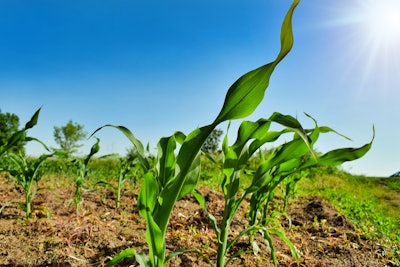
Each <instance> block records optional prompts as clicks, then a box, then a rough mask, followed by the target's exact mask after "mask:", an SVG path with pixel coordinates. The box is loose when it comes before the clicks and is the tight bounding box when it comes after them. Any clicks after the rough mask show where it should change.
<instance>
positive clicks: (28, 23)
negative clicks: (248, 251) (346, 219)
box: [0, 0, 400, 176]
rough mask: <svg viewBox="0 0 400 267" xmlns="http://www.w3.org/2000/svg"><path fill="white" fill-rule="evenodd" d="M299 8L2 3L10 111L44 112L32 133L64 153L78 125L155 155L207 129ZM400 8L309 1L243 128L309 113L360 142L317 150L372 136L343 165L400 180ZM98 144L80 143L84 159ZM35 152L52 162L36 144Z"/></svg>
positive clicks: (328, 140) (0, 67)
mask: <svg viewBox="0 0 400 267" xmlns="http://www.w3.org/2000/svg"><path fill="white" fill-rule="evenodd" d="M290 4H291V1H286V0H282V1H273V0H262V1H261V0H253V1H245V0H233V1H225V0H223V1H210V0H205V1H195V0H189V1H187V0H186V1H182V0H174V1H168V2H167V1H155V0H154V1H128V0H116V1H104V0H96V1H94V0H91V1H89V0H82V1H54V0H52V1H50V0H49V1H41V0H39V1H23V0H21V1H17V0H16V1H1V2H0V36H1V41H0V93H1V94H0V95H1V97H0V108H1V111H2V112H12V113H15V114H17V115H18V116H19V117H20V121H21V125H22V124H24V123H25V122H26V121H27V120H28V119H29V118H30V117H31V116H32V114H33V113H34V112H35V110H36V109H37V108H39V107H42V111H41V115H40V118H39V123H38V125H37V126H36V127H35V128H33V129H32V130H31V131H30V135H31V136H35V137H37V138H39V139H41V140H43V141H44V142H45V143H46V144H48V145H49V146H56V144H55V142H54V138H53V127H54V126H62V125H65V124H66V123H67V122H68V121H69V120H73V121H74V122H77V123H79V124H82V125H84V126H85V130H86V131H87V132H88V133H92V132H93V131H94V130H95V129H97V128H98V127H100V126H102V125H104V124H108V123H111V124H116V125H124V126H126V127H128V128H129V129H131V131H132V132H133V133H134V134H135V135H136V136H137V137H138V138H139V139H140V140H141V141H142V142H143V143H147V142H149V143H150V145H151V147H153V148H154V147H155V146H156V143H157V141H158V139H159V138H160V137H162V136H167V135H170V134H172V133H173V132H174V131H175V130H181V131H184V132H186V133H188V132H189V131H191V130H193V129H195V128H196V127H199V126H203V125H205V124H208V123H210V122H212V121H213V120H214V118H215V116H216V115H217V114H218V112H219V110H220V108H221V106H222V103H223V100H224V96H225V93H226V91H227V89H228V88H229V86H230V85H231V84H232V83H233V82H234V81H235V80H236V79H237V78H238V77H239V76H240V75H242V74H243V73H245V72H247V71H249V70H251V69H253V68H256V67H258V66H260V65H263V64H265V63H267V62H270V61H272V60H273V59H274V58H275V56H276V54H277V52H278V49H279V30H280V25H281V22H282V20H283V17H284V15H285V13H286V11H287V9H288V8H289V6H290ZM399 6H400V4H399V3H398V1H396V0H382V1H373V0H363V1H361V0H338V1H330V0H319V1H302V2H301V3H300V5H299V6H298V8H297V9H296V11H295V16H294V33H295V45H294V48H293V50H292V52H291V53H290V54H289V55H288V57H287V58H285V60H284V61H283V62H282V63H281V64H280V65H279V66H278V68H277V69H276V71H275V73H274V74H273V76H272V79H271V83H270V87H269V89H268V90H267V93H266V96H265V99H264V101H263V102H262V103H261V104H260V106H259V107H258V109H257V110H256V112H255V113H254V114H253V115H251V116H250V117H249V118H248V119H253V120H256V119H258V118H261V117H264V118H266V117H269V116H270V115H271V113H272V112H274V111H279V112H281V113H285V114H290V115H293V116H297V117H298V118H299V119H300V121H301V122H303V123H304V124H305V125H306V126H312V124H311V122H310V121H309V120H308V119H307V118H306V117H305V116H304V115H303V113H304V112H306V113H308V114H311V115H312V116H313V117H314V118H316V119H317V121H318V122H319V124H320V125H328V126H330V127H332V128H334V129H336V130H337V131H339V132H341V133H343V134H345V135H346V136H348V137H350V138H351V139H352V140H353V141H347V140H344V139H342V138H340V137H337V136H335V135H327V136H326V137H323V138H321V140H320V142H319V144H317V149H318V150H320V151H322V152H323V151H326V150H328V149H333V148H338V147H348V146H351V147H356V146H361V145H363V144H365V143H367V142H369V141H370V139H371V137H372V126H373V125H375V128H376V139H375V142H374V145H373V148H372V149H371V151H370V152H369V153H368V154H367V155H366V156H365V157H364V158H362V159H360V160H357V161H354V162H351V163H346V164H345V165H344V167H343V168H344V169H345V170H347V171H349V172H351V173H354V174H365V175H371V176H387V175H390V174H392V173H394V172H396V171H398V170H399V169H400V153H399V151H400V142H399V141H398V140H399V139H398V136H399V132H400V119H399V118H398V116H399V114H400V105H399V99H400V90H399V84H400V66H399V65H400V53H399V50H398V49H397V47H398V46H399V45H400V32H399V30H398V29H400V19H398V18H400V7H399ZM396 12H398V13H396ZM224 127H225V126H224V125H222V126H221V128H222V129H223V130H224V131H225V128H224ZM231 131H232V133H233V132H234V131H235V129H233V128H231ZM97 136H98V137H99V138H100V139H101V153H102V154H107V153H121V154H124V153H125V152H126V149H127V147H129V142H128V141H127V140H126V139H125V137H124V136H123V135H122V134H121V133H120V132H118V131H116V130H114V129H111V128H108V129H104V130H102V131H101V132H100V133H99V134H98V135H97ZM232 138H233V137H232ZM93 143H94V140H92V139H91V140H87V141H85V142H84V144H85V146H84V147H82V149H81V152H82V153H87V152H88V151H89V149H90V146H91V145H92V144H93ZM27 152H28V154H32V155H35V154H40V153H42V152H43V151H42V150H40V147H38V146H36V145H33V144H30V145H28V147H27Z"/></svg>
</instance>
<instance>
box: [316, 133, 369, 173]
mask: <svg viewBox="0 0 400 267" xmlns="http://www.w3.org/2000/svg"><path fill="white" fill-rule="evenodd" d="M372 131H373V135H372V140H371V142H369V143H368V144H365V145H363V146H362V147H359V148H340V149H335V150H332V151H329V152H327V153H325V154H324V155H322V156H321V157H320V158H319V160H318V163H319V164H321V165H325V166H337V165H340V164H342V163H344V162H346V161H352V160H356V159H359V158H361V157H362V156H364V155H365V154H366V153H367V152H368V151H369V150H370V149H371V146H372V142H373V141H374V139H375V127H373V128H372Z"/></svg>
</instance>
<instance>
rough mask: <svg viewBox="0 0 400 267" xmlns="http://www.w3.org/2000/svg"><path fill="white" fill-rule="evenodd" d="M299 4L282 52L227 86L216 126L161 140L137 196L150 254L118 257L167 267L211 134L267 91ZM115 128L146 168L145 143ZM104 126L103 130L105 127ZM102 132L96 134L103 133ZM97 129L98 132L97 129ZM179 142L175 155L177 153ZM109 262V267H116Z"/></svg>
mask: <svg viewBox="0 0 400 267" xmlns="http://www.w3.org/2000/svg"><path fill="white" fill-rule="evenodd" d="M298 3H299V1H298V0H295V1H294V2H293V4H292V6H291V7H290V8H289V11H288V13H287V15H286V17H285V19H284V21H283V24H282V28H281V49H280V51H279V54H278V56H277V57H276V59H275V60H274V61H272V62H271V63H268V64H266V65H263V66H261V67H259V68H257V69H255V70H252V71H250V72H248V73H246V74H244V75H243V76H242V77H240V78H239V79H238V80H237V81H236V82H235V83H233V85H232V86H231V87H230V88H229V90H228V92H227V94H226V97H225V101H224V104H223V107H222V109H221V111H220V113H219V115H218V116H217V118H216V119H215V120H214V122H213V123H211V124H209V125H207V126H203V127H201V128H198V129H196V130H194V131H192V132H191V133H189V134H188V135H187V136H186V135H184V134H183V133H181V132H176V133H175V134H174V135H172V136H170V137H165V138H161V139H160V141H159V143H158V158H157V164H156V170H153V171H149V172H147V173H146V174H145V177H144V183H143V184H142V186H141V189H140V192H139V199H138V204H139V211H140V213H141V215H142V216H143V217H144V218H145V220H146V226H147V228H146V241H147V244H148V245H149V255H148V256H146V255H144V254H143V253H134V251H133V250H125V251H123V252H121V254H120V255H118V256H117V258H118V259H122V258H123V257H124V256H121V255H126V256H132V255H136V260H137V261H138V262H139V263H140V265H141V266H157V267H163V266H166V262H167V261H168V259H169V258H170V256H171V255H175V254H174V253H173V254H171V255H169V256H166V255H165V251H166V244H165V233H166V229H167V225H168V222H169V219H170V216H171V213H172V209H173V207H174V205H175V203H176V201H178V200H179V199H180V198H182V197H183V196H185V195H186V194H188V193H190V192H192V191H193V189H194V188H195V186H196V184H197V181H198V179H199V176H200V149H201V147H202V145H203V143H204V142H205V141H206V139H207V138H208V136H209V135H210V134H211V133H212V131H213V130H214V129H215V128H216V127H217V126H218V125H219V124H220V123H222V122H224V121H229V120H234V119H241V118H244V117H247V116H248V115H250V114H251V113H253V111H254V110H255V109H256V108H257V106H258V105H259V104H260V102H261V101H262V99H263V98H264V93H265V91H266V89H267V87H268V84H269V79H270V77H271V75H272V72H273V71H274V69H275V67H276V66H277V65H278V64H279V62H281V60H282V59H283V58H284V57H285V56H286V55H287V54H288V53H289V51H290V50H291V48H292V46H293V34H292V23H291V20H292V15H293V12H294V9H295V7H296V6H297V4H298ZM106 126H111V127H115V128H117V129H119V130H120V131H122V132H123V133H124V134H125V135H126V136H127V138H128V139H129V140H130V141H131V142H132V144H133V145H134V146H135V147H136V150H137V151H138V154H139V160H140V161H141V162H142V164H143V165H144V167H145V169H147V167H148V166H149V163H148V162H147V160H146V158H145V156H144V149H143V144H142V143H141V142H140V141H139V140H137V139H136V137H135V136H134V135H133V134H132V132H131V131H130V130H129V129H127V128H125V127H123V126H113V125H105V126H103V127H106ZM103 127H101V128H103ZM101 128H99V129H98V130H100V129H101ZM98 130H97V131H98ZM177 143H178V144H180V148H179V151H178V153H177V156H175V149H176V147H177ZM113 264H115V261H111V262H110V263H109V264H108V265H106V266H112V265H113Z"/></svg>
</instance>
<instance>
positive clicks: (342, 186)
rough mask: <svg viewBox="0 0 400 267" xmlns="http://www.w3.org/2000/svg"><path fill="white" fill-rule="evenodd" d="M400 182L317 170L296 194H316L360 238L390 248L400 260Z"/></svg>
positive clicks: (305, 180)
mask: <svg viewBox="0 0 400 267" xmlns="http://www.w3.org/2000/svg"><path fill="white" fill-rule="evenodd" d="M399 185H400V179H398V178H397V179H394V178H390V179H389V178H376V177H364V176H353V175H350V174H347V173H344V172H340V171H327V170H322V171H321V170H319V171H318V173H316V174H315V176H314V177H312V178H308V179H303V180H302V181H300V182H299V184H298V190H297V193H299V194H302V195H319V196H322V197H323V198H324V199H326V200H327V201H328V202H330V203H332V204H333V205H334V206H336V207H337V208H338V209H339V211H340V212H341V213H343V214H344V215H345V216H346V217H347V218H349V219H350V220H351V221H352V222H353V223H354V224H355V225H356V227H357V229H358V230H359V231H360V233H361V235H362V236H364V237H366V238H368V239H370V240H373V241H375V242H377V243H381V244H384V245H386V246H388V247H390V248H392V252H391V253H394V254H396V255H395V257H396V258H397V259H399V260H400V235H399V234H398V233H400V190H399Z"/></svg>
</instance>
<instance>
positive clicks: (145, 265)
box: [135, 252, 152, 267]
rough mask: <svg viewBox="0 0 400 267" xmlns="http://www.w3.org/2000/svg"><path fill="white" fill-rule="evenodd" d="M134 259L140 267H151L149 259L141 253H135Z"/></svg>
mask: <svg viewBox="0 0 400 267" xmlns="http://www.w3.org/2000/svg"><path fill="white" fill-rule="evenodd" d="M135 259H136V261H137V262H138V263H139V265H140V267H152V265H151V264H150V261H149V258H148V257H147V255H146V254H144V253H143V252H140V253H135Z"/></svg>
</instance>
